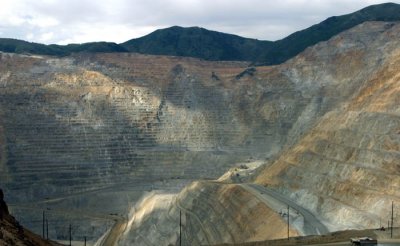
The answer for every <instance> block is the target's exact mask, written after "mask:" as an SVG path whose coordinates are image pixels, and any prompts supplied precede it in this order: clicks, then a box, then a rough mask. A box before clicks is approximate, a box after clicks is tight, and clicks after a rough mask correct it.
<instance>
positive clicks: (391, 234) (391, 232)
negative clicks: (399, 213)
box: [390, 201, 393, 238]
mask: <svg viewBox="0 0 400 246" xmlns="http://www.w3.org/2000/svg"><path fill="white" fill-rule="evenodd" d="M390 238H393V201H392V223H391V227H390Z"/></svg>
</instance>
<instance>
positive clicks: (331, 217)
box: [120, 22, 400, 245]
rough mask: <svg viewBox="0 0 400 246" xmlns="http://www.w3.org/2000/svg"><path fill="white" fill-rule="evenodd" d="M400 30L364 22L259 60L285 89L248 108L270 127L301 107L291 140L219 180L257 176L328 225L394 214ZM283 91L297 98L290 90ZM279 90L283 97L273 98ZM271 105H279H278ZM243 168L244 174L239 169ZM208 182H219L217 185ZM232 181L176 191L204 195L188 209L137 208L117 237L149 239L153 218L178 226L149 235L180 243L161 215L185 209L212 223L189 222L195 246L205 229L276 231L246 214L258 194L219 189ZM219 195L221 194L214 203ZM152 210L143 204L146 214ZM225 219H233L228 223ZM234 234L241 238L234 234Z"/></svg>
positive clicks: (225, 235)
mask: <svg viewBox="0 0 400 246" xmlns="http://www.w3.org/2000/svg"><path fill="white" fill-rule="evenodd" d="M399 31H400V25H399V24H397V23H380V22H370V23H365V24H362V25H360V26H357V27H356V28H353V29H351V30H349V31H347V32H344V33H342V34H340V35H338V36H336V37H334V38H332V39H330V40H329V41H327V42H324V43H320V44H318V45H316V46H314V47H312V48H309V49H307V50H306V51H305V52H304V53H302V54H300V55H299V56H297V57H296V58H295V59H292V60H291V61H289V62H287V63H285V64H283V65H282V66H277V67H269V68H257V76H260V77H261V76H262V77H261V78H262V79H261V81H262V82H261V81H260V82H259V83H258V84H257V85H260V84H263V82H264V86H265V87H267V88H268V86H271V85H274V86H275V88H277V87H278V86H282V87H283V88H284V89H283V88H282V90H275V91H274V92H270V91H269V90H268V89H267V88H265V87H264V91H263V92H259V91H258V94H257V93H255V94H253V95H252V96H253V100H254V98H258V99H259V100H254V101H251V103H252V104H251V106H250V107H249V109H250V110H249V111H250V112H251V110H257V111H258V112H259V114H260V116H261V115H262V116H264V119H265V123H266V129H268V127H270V126H271V125H268V121H269V120H272V119H274V118H275V117H278V118H279V117H281V119H282V117H283V115H285V113H288V112H293V111H295V112H298V114H297V115H296V120H295V121H291V122H290V121H288V123H289V122H290V123H291V124H292V125H291V126H290V128H289V129H287V132H288V133H287V135H286V136H287V138H286V140H287V141H286V145H285V147H284V148H283V150H282V152H281V153H280V154H279V155H277V156H276V158H275V159H274V157H272V158H273V159H272V160H271V161H267V162H265V161H264V167H262V168H261V171H260V170H258V171H257V169H256V170H252V171H240V168H239V167H240V166H242V165H243V164H238V166H239V167H238V168H236V170H235V169H232V170H231V171H230V172H229V173H227V174H226V175H224V178H223V179H221V181H223V182H226V181H230V182H241V181H245V182H248V180H249V177H248V175H250V177H251V176H253V177H255V179H256V182H257V183H259V184H263V185H267V186H268V187H269V188H270V189H274V190H276V191H278V192H280V193H281V194H283V195H284V196H286V197H288V198H290V199H291V200H293V201H295V202H296V203H297V204H299V205H301V206H302V207H304V208H306V209H308V210H309V211H310V212H311V213H313V214H314V215H316V216H317V217H318V218H319V219H320V220H322V222H323V223H324V224H325V225H326V226H328V228H329V229H330V230H331V231H333V230H340V229H342V230H343V229H349V228H358V229H363V228H368V227H378V226H379V222H380V220H381V221H387V219H388V217H387V216H388V214H389V209H390V201H392V200H394V201H395V202H396V201H397V199H398V194H397V193H396V192H397V191H396V190H397V187H398V173H397V171H398V170H397V165H398V164H399V163H398V161H397V159H398V157H399V146H400V145H399V140H400V139H399V135H398V133H399V129H400V128H399V127H400V122H399V118H398V113H399V107H398V105H399V95H400V94H399V91H398V88H400V87H399V84H398V83H399V72H398V71H399V69H398V68H399V58H400V56H399V55H400V53H399V52H400V49H399V47H400V46H399V41H398V40H400V39H399V33H400V32H399ZM264 69H265V70H264ZM261 71H263V72H265V73H262V72H261ZM261 74H262V75H261ZM257 76H256V77H257ZM260 77H259V78H260ZM252 79H254V78H252ZM248 81H251V80H250V79H249V80H248ZM285 86H286V87H285ZM260 87H261V86H259V87H258V88H260ZM278 91H279V92H278ZM294 92H297V93H298V94H301V95H302V96H303V100H304V98H308V99H309V100H308V103H307V104H306V106H305V107H303V108H302V109H301V110H299V108H296V106H299V104H300V103H299V101H298V98H294V99H293V100H295V101H296V102H297V105H294V104H290V103H288V102H290V97H291V96H292V95H293V94H295V93H294ZM286 94H289V95H290V96H289V95H288V96H287V97H285V96H286ZM258 95H262V96H258ZM274 97H279V98H280V100H278V101H273V100H271V99H272V98H274ZM245 98H246V97H243V99H244V101H245ZM283 98H285V99H286V100H284V101H283ZM267 99H270V100H271V101H269V100H267ZM255 101H256V102H257V103H254V102H255ZM261 102H263V103H261ZM253 103H254V104H253ZM274 103H279V104H278V105H279V106H280V107H277V106H276V104H274ZM277 108H280V109H281V111H279V110H277ZM299 111H300V112H299ZM321 115H323V116H322V117H320V116H321ZM313 122H315V125H313ZM264 147H266V146H264ZM266 149H267V148H266ZM244 166H245V165H244ZM243 174H245V175H246V176H247V177H243V176H241V175H243ZM224 180H225V181H224ZM210 186H211V187H214V188H213V189H210ZM193 187H196V189H194V188H193ZM226 187H227V185H226V184H224V183H219V184H218V183H215V182H213V183H207V182H201V183H195V184H192V185H191V186H189V187H188V188H186V189H185V190H184V191H182V192H181V193H180V194H179V196H178V198H179V199H180V200H183V201H184V200H186V199H188V200H189V201H191V200H193V201H196V202H197V203H196V202H193V203H190V205H189V206H186V209H185V208H182V206H180V205H179V203H175V204H174V203H173V202H172V201H173V199H170V200H169V204H168V205H166V207H167V208H165V207H164V208H163V209H161V210H157V211H153V212H152V213H150V212H149V211H147V212H146V220H143V219H142V220H135V216H136V214H137V213H133V215H132V223H133V224H135V225H134V226H132V227H130V228H128V230H127V231H126V234H125V235H124V237H123V238H122V240H121V241H120V242H121V243H122V244H123V245H124V244H126V245H128V244H129V243H127V242H132V241H129V240H137V239H138V238H139V237H142V238H143V237H145V236H144V233H143V232H145V231H147V230H150V229H149V228H152V227H151V225H152V224H172V225H175V226H171V227H165V228H161V229H160V228H159V229H157V228H152V231H153V233H152V235H153V236H154V235H157V236H154V238H157V240H159V242H160V241H161V242H165V245H167V242H169V243H171V240H172V242H175V241H174V240H176V235H177V231H178V228H177V227H176V225H177V222H175V223H173V222H172V223H168V222H164V221H165V220H167V219H164V217H162V216H160V214H164V215H165V214H169V215H170V214H173V218H176V216H177V215H176V214H177V212H176V211H175V210H179V209H181V210H183V211H185V213H189V214H191V216H192V217H198V218H201V221H202V223H203V224H207V223H210V225H209V226H206V227H203V226H201V224H197V225H196V224H195V223H192V224H191V225H190V227H189V228H190V229H188V230H190V231H193V232H196V233H192V234H191V238H195V239H194V240H198V241H197V244H208V243H209V242H208V241H207V240H206V238H207V237H206V236H203V237H202V236H201V235H203V234H205V235H209V236H210V237H212V236H213V235H215V233H216V232H217V235H218V236H217V238H218V239H217V240H215V241H213V242H212V243H218V242H229V243H235V242H236V243H239V242H245V241H251V240H253V239H254V237H264V238H273V236H272V235H266V231H269V230H271V229H262V230H257V229H255V228H257V226H262V225H264V224H263V223H266V224H267V225H271V224H274V225H275V224H276V222H275V221H274V220H269V218H270V217H269V216H268V215H267V214H265V213H263V212H260V213H258V215H259V216H260V217H262V218H264V220H262V222H261V221H253V223H252V222H247V221H246V219H248V218H249V217H251V215H249V214H247V213H246V211H247V209H248V210H251V208H252V205H250V204H256V203H257V202H254V203H252V202H249V203H246V202H244V201H242V202H238V201H237V200H240V199H241V198H245V197H247V198H245V199H244V200H248V201H250V198H249V196H250V197H253V199H255V197H254V196H251V195H250V194H249V193H248V192H246V191H243V190H241V187H239V186H235V185H229V187H230V189H232V190H231V191H230V193H229V194H231V195H232V196H226V195H225V193H224V192H223V191H221V190H225V189H226ZM189 191H190V192H189ZM215 194H217V195H215ZM233 194H238V196H239V197H240V198H238V197H236V196H233ZM214 196H216V197H218V201H214ZM257 201H258V203H259V202H260V200H257ZM196 204H199V205H196ZM200 204H201V205H200ZM220 204H229V205H230V206H233V207H235V206H240V208H239V207H235V209H232V210H229V209H226V210H225V211H228V212H227V213H228V214H229V215H230V216H239V217H241V219H240V220H239V221H235V220H229V219H227V218H225V215H223V214H221V210H220V209H219V206H220ZM226 207H227V206H226ZM226 207H225V208H226ZM145 208H146V206H142V207H140V209H139V213H140V212H142V211H143V209H145ZM147 209H148V210H149V208H147ZM163 210H164V211H163ZM172 211H175V212H172ZM204 211H207V212H204ZM229 211H231V212H229ZM234 211H235V212H234ZM221 218H223V219H221ZM149 221H151V222H149ZM159 221H162V222H163V223H159ZM172 221H174V220H172ZM175 221H176V219H175ZM226 221H229V223H226V224H225V222H226ZM236 226H238V227H240V226H242V227H243V226H245V227H246V226H248V227H249V228H251V230H253V233H254V234H251V235H247V234H246V233H243V234H241V233H238V232H242V231H243V230H239V229H235V227H236ZM267 227H268V226H267ZM213 228H217V229H213ZM269 228H270V226H269ZM278 228H279V227H274V229H276V230H277V231H274V233H273V235H274V236H276V235H280V237H284V235H285V234H284V233H283V232H282V230H284V229H285V228H280V229H278ZM279 230H280V231H279ZM280 233H281V234H280ZM232 234H233V235H236V234H240V235H241V236H243V237H242V238H240V237H237V238H232V237H230V236H231V235H232ZM282 235H283V236H282ZM151 238H153V237H151ZM171 238H172V239H171ZM252 238H253V239H252ZM127 240H128V241H127ZM163 240H164V241H163ZM149 244H151V242H149V243H148V245H149ZM195 244H196V243H195Z"/></svg>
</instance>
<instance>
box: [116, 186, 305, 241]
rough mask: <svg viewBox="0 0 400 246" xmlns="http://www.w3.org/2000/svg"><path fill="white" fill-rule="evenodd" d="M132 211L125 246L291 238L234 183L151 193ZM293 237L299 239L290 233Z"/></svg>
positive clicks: (273, 216) (279, 220) (281, 224)
mask: <svg viewBox="0 0 400 246" xmlns="http://www.w3.org/2000/svg"><path fill="white" fill-rule="evenodd" d="M133 212H134V214H131V216H132V217H131V220H130V223H129V224H128V226H127V227H126V230H125V231H124V233H123V236H122V237H121V239H120V241H119V244H120V245H157V244H161V245H179V240H181V241H182V245H214V244H217V243H234V242H248V241H260V240H265V239H276V238H284V237H286V236H287V225H286V222H285V220H284V219H283V218H281V217H280V216H279V215H278V214H277V213H275V212H274V211H272V210H271V209H270V208H269V207H267V206H266V205H265V204H264V203H263V202H261V201H260V200H259V199H257V197H255V196H253V195H252V194H251V193H248V192H246V191H245V190H244V189H242V188H241V187H240V186H238V185H234V184H220V183H214V182H204V181H203V182H194V183H192V184H190V185H189V186H187V187H186V188H185V189H184V190H183V191H182V192H181V193H180V194H179V195H178V196H169V195H166V194H151V195H150V196H148V197H147V198H146V199H144V200H143V202H141V203H139V205H138V207H137V208H136V210H134V211H133ZM180 213H181V214H180ZM180 224H181V239H180V238H179V230H180V229H179V225H180ZM290 235H292V236H296V235H298V234H297V232H296V231H294V230H292V229H291V231H290Z"/></svg>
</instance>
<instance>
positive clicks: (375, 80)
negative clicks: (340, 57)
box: [257, 24, 400, 230]
mask: <svg viewBox="0 0 400 246" xmlns="http://www.w3.org/2000/svg"><path fill="white" fill-rule="evenodd" d="M379 26H382V24H374V25H370V26H369V27H370V28H371V29H372V28H374V27H379ZM398 39H399V26H398V24H397V25H391V26H390V28H388V29H387V30H385V31H383V30H382V31H381V32H380V33H379V34H377V35H376V36H375V38H374V40H370V41H369V42H368V43H366V45H368V46H373V45H374V44H375V49H376V50H377V51H378V52H380V53H382V54H385V55H384V56H382V55H381V56H378V55H375V56H376V57H379V59H380V60H379V67H377V68H376V69H374V70H373V71H371V72H372V73H371V74H370V75H369V76H368V77H366V78H365V79H364V81H363V82H362V84H359V86H357V88H356V89H355V90H354V92H353V96H352V97H351V98H350V100H348V101H346V102H345V103H343V104H342V105H341V107H337V108H335V109H334V110H332V111H330V112H329V113H328V114H326V115H325V116H324V117H323V118H322V119H321V120H320V121H319V123H318V125H317V126H316V127H314V128H313V129H312V130H311V131H309V132H308V133H307V134H306V136H305V137H304V138H302V139H301V140H300V141H299V142H298V143H297V144H296V145H295V146H294V147H292V148H290V149H288V150H287V151H286V152H284V153H283V154H282V155H280V157H279V158H278V159H277V160H276V161H275V162H274V163H273V164H272V165H271V166H270V167H268V168H266V169H265V170H264V171H263V172H262V173H261V174H260V176H258V178H257V182H259V183H262V184H268V185H270V186H274V187H276V188H278V189H279V190H280V191H281V192H282V193H284V194H287V195H290V197H292V199H294V200H296V201H297V202H298V203H300V204H302V205H303V206H305V207H307V208H309V209H311V210H312V211H314V212H315V213H317V214H320V215H321V216H322V217H323V218H324V220H325V221H326V222H327V224H328V225H330V226H331V229H332V230H334V229H340V228H347V227H351V228H358V229H361V228H366V227H378V226H379V224H380V221H383V222H384V224H386V223H385V222H387V221H388V220H389V214H390V212H389V211H390V209H391V202H392V201H394V202H395V204H398V202H399V199H400V194H399V192H398V187H399V185H400V183H399V169H398V167H399V164H400V162H399V157H400V152H399V150H400V148H399V147H400V135H399V133H400V132H399V129H400V114H399V113H400V111H399V109H400V108H399V105H400V104H399V99H400V93H399V88H400V73H399V71H400V70H399V68H400V49H399V44H398V42H397V40H398ZM339 40H340V39H339V38H336V39H333V40H332V41H331V42H335V41H339ZM371 44H372V45H371ZM316 48H317V47H316ZM353 56H356V54H353ZM364 61H365V60H364ZM368 61H370V59H368ZM346 64H348V63H346ZM291 65H292V64H291ZM350 82H351V83H353V78H352V80H351V81H350ZM345 86H347V85H345Z"/></svg>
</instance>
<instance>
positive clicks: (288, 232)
mask: <svg viewBox="0 0 400 246" xmlns="http://www.w3.org/2000/svg"><path fill="white" fill-rule="evenodd" d="M287 240H289V205H288V206H287Z"/></svg>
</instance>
